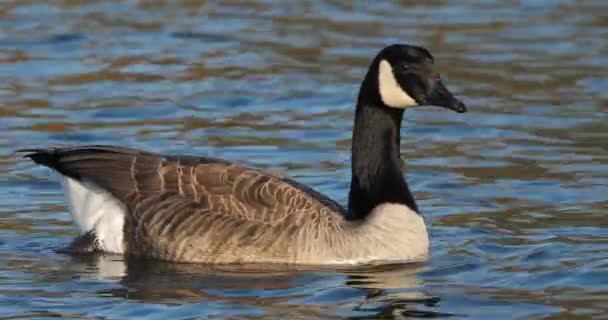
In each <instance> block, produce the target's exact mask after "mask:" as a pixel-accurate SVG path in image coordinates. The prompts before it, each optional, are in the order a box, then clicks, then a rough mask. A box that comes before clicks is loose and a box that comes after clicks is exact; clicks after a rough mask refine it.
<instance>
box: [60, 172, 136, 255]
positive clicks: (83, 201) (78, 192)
mask: <svg viewBox="0 0 608 320" xmlns="http://www.w3.org/2000/svg"><path fill="white" fill-rule="evenodd" d="M61 178H62V179H61V184H62V185H63V189H64V193H65V198H66V201H67V203H68V207H69V209H70V214H71V215H72V219H73V220H74V224H75V226H76V228H77V229H78V232H80V234H86V233H88V232H91V231H92V232H93V233H94V234H95V236H96V238H97V245H98V246H99V249H101V250H103V251H105V252H113V253H124V244H123V226H124V223H125V217H126V215H127V209H126V208H125V206H124V204H122V203H121V202H120V201H118V200H117V199H116V198H114V197H113V196H112V195H111V194H110V193H108V192H107V191H105V190H103V189H101V188H99V187H98V186H96V185H94V184H92V183H87V182H84V183H83V182H80V181H78V180H75V179H72V178H69V177H66V176H61Z"/></svg>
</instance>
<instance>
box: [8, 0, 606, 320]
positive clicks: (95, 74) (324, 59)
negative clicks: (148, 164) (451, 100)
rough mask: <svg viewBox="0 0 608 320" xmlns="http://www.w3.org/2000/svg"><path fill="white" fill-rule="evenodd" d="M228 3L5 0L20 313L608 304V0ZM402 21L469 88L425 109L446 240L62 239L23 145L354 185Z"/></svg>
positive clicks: (427, 200)
mask: <svg viewBox="0 0 608 320" xmlns="http://www.w3.org/2000/svg"><path fill="white" fill-rule="evenodd" d="M215 3H216V4H212V3H211V2H206V1H178V2H170V1H167V2H165V1H127V2H124V1H105V2H104V3H103V4H90V5H84V4H82V3H81V2H78V1H50V2H48V4H44V3H43V2H40V1H23V0H19V1H4V2H2V3H1V4H0V317H3V318H19V317H36V318H43V317H66V318H146V319H152V318H158V319H166V318H193V317H200V318H209V319H237V318H239V319H241V318H247V319H272V318H274V319H285V318H290V319H297V318H301V319H342V318H356V319H375V318H383V319H391V318H397V319H399V318H408V317H414V318H415V317H439V318H441V317H449V316H452V317H453V318H472V319H511V318H522V319H572V318H579V319H586V318H587V319H591V318H594V319H599V318H601V317H605V315H606V314H607V313H608V258H607V253H608V199H607V196H606V195H607V194H608V144H607V141H608V116H607V113H606V112H607V111H608V109H607V108H608V107H607V106H608V94H607V92H608V90H607V89H608V58H607V57H608V23H607V21H608V19H606V14H605V13H606V12H608V3H606V2H605V1H602V0H596V1H594V0H588V1H574V0H572V1H568V0H560V1H551V2H548V1H544V2H543V1H495V0H470V1H393V2H388V1H387V2H382V3H373V4H368V2H365V1H355V2H351V1H325V2H320V1H319V2H316V1H307V2H297V3H286V2H279V3H275V2H273V1H241V2H236V1H217V2H215ZM370 3H371V2H370ZM394 42H407V43H417V44H421V45H424V46H426V47H428V48H429V49H430V50H431V52H433V53H434V55H435V57H436V61H437V64H438V65H439V66H438V67H439V69H440V70H442V73H443V75H444V77H446V78H447V79H448V80H449V81H448V82H449V87H450V88H451V89H452V91H454V92H455V93H456V94H457V95H458V96H459V97H461V98H462V100H463V101H465V102H466V103H467V105H468V106H469V110H470V111H469V112H468V113H466V114H463V115H459V114H456V113H450V112H446V111H444V110H440V109H435V108H419V109H416V110H410V111H407V112H406V117H405V118H406V119H405V124H404V129H403V130H402V137H403V138H402V157H403V158H404V159H405V161H406V165H405V168H406V176H407V179H408V181H409V183H410V186H411V188H412V190H413V191H414V193H415V196H416V198H417V199H418V202H419V206H420V208H421V210H422V211H423V214H424V216H425V219H426V221H427V224H428V226H429V229H430V233H431V241H432V257H431V258H430V260H429V261H428V262H426V263H423V264H418V265H406V266H403V265H401V266H386V267H381V268H380V267H375V268H358V269H350V270H336V269H318V270H302V269H290V268H279V267H270V266H266V267H264V268H260V267H257V268H249V267H241V268H235V267H231V268H229V267H222V268H219V267H209V266H190V265H175V264H167V263H161V262H153V261H141V260H125V259H124V258H122V257H119V256H111V255H108V256H97V257H81V258H78V257H69V256H65V255H61V254H56V253H54V249H56V248H59V247H61V246H63V245H65V244H67V243H68V242H69V241H70V239H72V238H73V237H74V236H75V232H74V231H73V229H72V228H71V222H70V217H69V214H68V213H67V211H66V206H65V204H64V202H63V198H62V194H61V190H60V186H59V184H58V183H57V182H56V181H55V180H53V177H52V176H51V175H50V174H49V173H48V171H47V170H45V169H44V168H40V167H36V166H34V165H33V164H31V163H29V162H27V161H23V160H22V159H20V158H19V157H18V156H17V155H16V154H14V150H15V149H17V148H21V147H38V146H47V145H74V144H92V143H94V144H116V145H123V146H130V147H136V148H143V149H147V150H151V151H156V152H166V153H188V154H200V155H210V156H215V157H223V158H227V159H231V160H234V161H239V162H246V163H248V164H250V165H253V166H256V167H259V168H264V169H269V170H275V171H281V172H286V173H288V174H289V175H290V176H291V177H293V178H295V179H296V180H298V181H300V182H303V183H306V184H308V185H311V186H313V187H314V188H315V189H317V190H318V191H321V192H323V193H326V194H328V195H330V196H331V197H332V198H334V199H337V200H338V201H339V202H341V203H345V202H346V197H347V193H348V186H349V179H350V165H349V161H350V135H351V130H352V116H353V111H354V110H353V108H354V107H353V106H354V100H355V98H356V95H357V90H358V86H359V83H360V81H361V79H362V77H363V76H364V74H365V72H366V68H367V66H368V64H369V62H370V60H371V58H372V57H373V56H374V55H375V54H376V53H377V51H378V50H379V49H380V48H382V47H383V46H384V45H386V44H390V43H394Z"/></svg>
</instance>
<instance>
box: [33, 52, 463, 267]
mask: <svg viewBox="0 0 608 320" xmlns="http://www.w3.org/2000/svg"><path fill="white" fill-rule="evenodd" d="M433 64H434V59H433V56H431V54H430V53H429V52H428V51H427V50H426V49H425V48H422V47H418V46H413V45H404V44H394V45H390V46H388V47H385V48H384V49H382V50H381V51H380V52H379V53H378V55H377V56H376V58H375V59H374V60H373V61H372V63H371V66H370V67H369V70H368V72H367V75H366V76H365V78H364V79H363V82H362V84H361V88H360V91H359V97H358V100H357V107H356V112H355V124H354V130H353V140H352V181H351V185H350V194H349V201H348V209H345V208H343V207H342V206H340V205H339V204H338V203H336V202H334V201H333V200H331V199H329V198H327V197H325V196H324V195H322V194H320V193H318V192H316V191H315V190H313V189H311V188H309V187H307V186H305V185H302V184H300V183H298V182H296V181H293V180H290V179H288V178H284V177H279V176H275V175H271V174H268V173H264V172H261V171H258V170H256V169H252V168H247V167H243V166H240V165H237V164H234V163H231V162H228V161H225V160H220V159H213V158H207V157H192V156H170V155H160V154H155V153H150V152H145V151H139V150H135V149H128V148H121V147H111V146H83V147H75V148H51V149H27V150H21V152H26V154H25V157H28V158H30V159H31V160H33V161H34V162H36V163H38V164H41V165H44V166H47V167H49V168H51V169H53V170H55V171H57V172H58V173H59V174H60V175H61V176H62V178H63V179H62V183H63V187H64V189H65V194H66V200H67V203H68V206H69V210H70V212H71V214H72V217H73V219H74V222H75V225H76V227H77V228H78V230H79V232H80V234H81V236H80V237H78V238H76V239H75V240H74V242H73V243H72V244H71V245H70V246H69V247H68V248H66V250H67V251H69V252H75V253H82V252H94V251H104V252H112V253H119V254H131V255H137V256H147V257H153V258H158V259H163V260H169V261H175V262H196V263H288V264H308V265H319V264H359V263H371V262H374V263H382V262H409V261H418V260H424V259H425V258H426V257H427V255H428V251H429V238H428V234H427V231H426V227H425V225H424V221H423V219H422V217H421V216H420V214H419V210H418V206H417V205H416V202H415V200H414V198H413V196H412V194H411V193H410V190H409V188H408V185H407V183H406V181H405V179H404V177H403V175H402V172H401V159H400V150H399V145H400V128H401V120H402V117H403V112H404V110H405V109H407V108H410V107H414V106H418V105H435V106H442V107H445V108H448V109H452V110H454V111H457V112H459V113H462V112H466V107H465V105H464V104H463V103H462V102H460V101H459V100H458V99H456V98H455V97H454V96H453V95H452V94H451V93H450V92H449V91H448V90H447V89H446V87H445V86H444V85H443V83H442V81H441V79H440V77H439V74H438V73H437V72H436V71H435V68H434V66H433Z"/></svg>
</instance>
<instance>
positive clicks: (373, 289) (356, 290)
mask: <svg viewBox="0 0 608 320" xmlns="http://www.w3.org/2000/svg"><path fill="white" fill-rule="evenodd" d="M72 259H73V261H74V262H75V263H78V264H82V269H81V270H88V271H86V272H83V273H82V274H81V276H82V277H93V278H97V279H105V280H108V281H116V283H118V284H119V286H118V287H116V286H113V287H112V288H109V289H104V290H102V291H100V292H98V294H100V295H103V296H111V297H120V298H124V299H129V300H134V301H138V302H144V303H145V302H150V303H163V304H167V305H182V304H193V303H194V304H197V303H200V304H201V308H204V305H205V304H209V303H219V304H222V305H229V306H238V308H248V311H247V312H251V308H253V309H255V310H256V311H257V312H256V313H258V314H262V315H264V317H262V318H265V317H267V316H269V315H285V316H289V317H297V316H305V317H307V318H318V319H328V314H329V315H334V316H333V318H335V319H367V318H370V319H371V318H378V317H380V318H383V319H393V318H400V317H402V316H404V315H405V316H410V317H423V318H428V317H435V316H447V315H449V314H444V313H439V312H437V311H434V310H433V309H434V308H436V306H437V304H438V302H439V298H437V297H429V296H427V295H425V293H424V292H423V283H422V281H421V279H420V278H419V277H418V276H417V274H418V273H420V272H421V271H423V270H425V269H426V266H425V265H424V264H406V265H403V264H395V265H383V266H362V267H356V268H328V267H325V268H319V267H314V268H306V267H294V266H286V265H199V264H176V263H168V262H163V261H155V260H144V259H139V258H132V257H123V256H116V255H102V254H100V255H93V256H86V257H73V258H72ZM92 270H94V272H91V271H92ZM331 318H332V317H330V318H329V319H331Z"/></svg>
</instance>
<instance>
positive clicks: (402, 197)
mask: <svg viewBox="0 0 608 320" xmlns="http://www.w3.org/2000/svg"><path fill="white" fill-rule="evenodd" d="M366 80H370V79H366ZM372 82H373V81H372ZM373 85H374V84H373V83H372V84H370V83H369V81H365V80H364V82H363V84H362V86H361V93H360V95H359V99H358V101H357V110H356V112H355V126H354V129H353V140H352V180H351V183H350V194H349V199H348V215H347V219H349V220H354V219H362V218H365V217H366V216H367V215H368V214H369V213H370V212H371V211H372V210H373V209H374V208H375V207H376V206H378V205H380V204H382V203H398V204H404V205H406V206H408V207H409V208H410V209H412V210H414V211H416V212H418V206H417V205H416V201H415V200H414V197H413V196H412V194H411V193H410V190H409V188H408V186H407V183H406V182H405V178H404V177H403V173H402V172H401V157H400V155H399V154H400V149H399V146H400V140H401V139H400V129H401V120H402V118H403V110H402V109H396V108H390V107H387V106H384V105H383V103H382V102H381V100H380V97H379V96H378V94H377V93H376V92H377V90H373V91H372V90H369V92H366V88H370V87H372V88H373Z"/></svg>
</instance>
